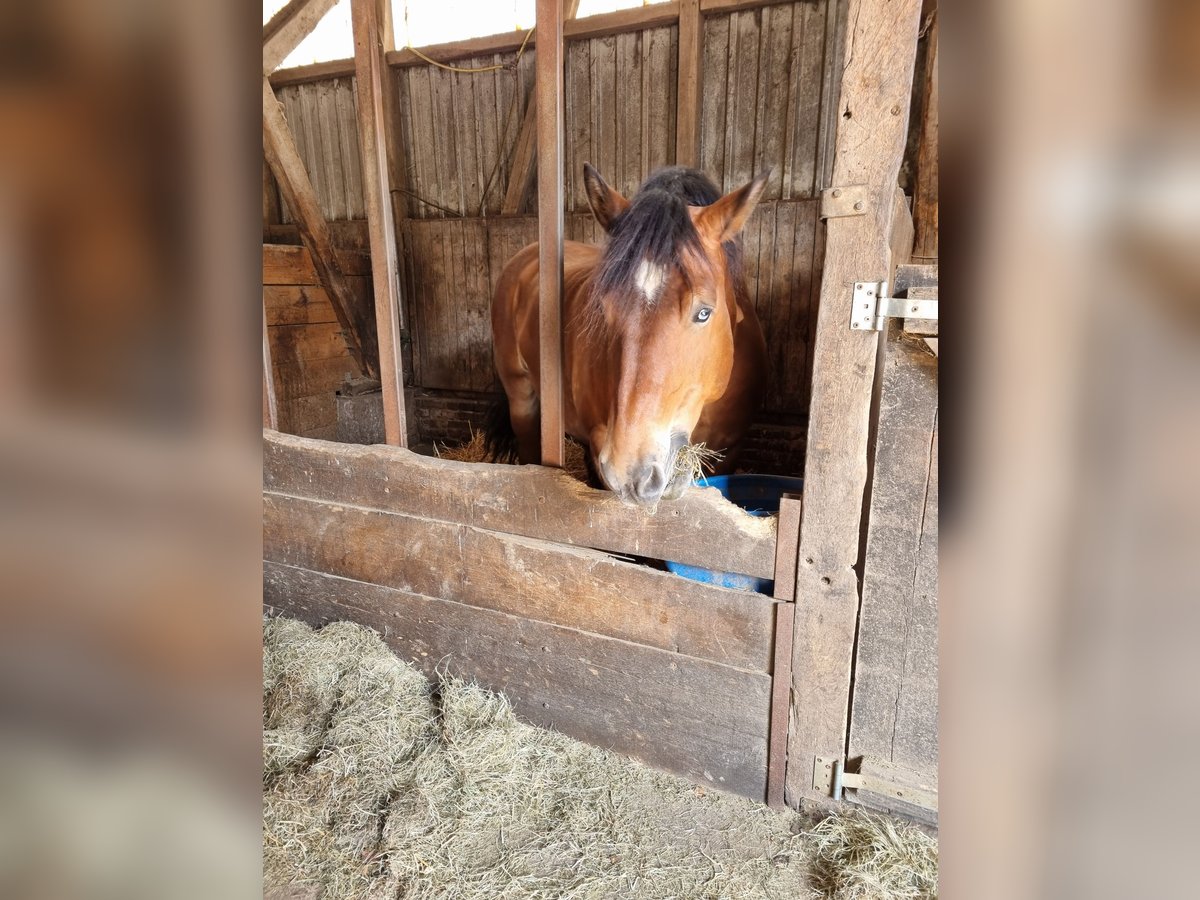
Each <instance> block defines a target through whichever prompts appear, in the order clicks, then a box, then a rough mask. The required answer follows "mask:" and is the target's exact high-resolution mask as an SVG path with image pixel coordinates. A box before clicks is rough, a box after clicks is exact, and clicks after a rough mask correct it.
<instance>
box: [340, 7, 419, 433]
mask: <svg viewBox="0 0 1200 900" xmlns="http://www.w3.org/2000/svg"><path fill="white" fill-rule="evenodd" d="M388 2H389V0H352V3H351V16H352V20H353V26H354V61H355V70H356V71H355V74H356V79H355V80H356V83H357V89H358V147H359V153H360V154H361V156H362V179H363V197H364V200H365V202H366V208H367V229H368V231H369V233H370V239H371V280H372V282H373V285H374V288H375V329H376V334H377V335H378V340H379V380H380V381H381V382H382V385H383V430H384V439H385V440H386V441H387V443H389V444H392V445H393V446H396V447H407V446H408V423H407V422H406V420H405V415H404V365H403V362H402V360H401V358H400V279H399V268H398V263H397V258H398V257H397V253H396V223H395V220H394V219H393V210H392V197H391V189H390V184H389V173H388V165H387V155H386V149H385V148H386V147H387V136H386V134H385V133H384V121H385V118H386V116H385V112H384V109H385V107H384V98H383V81H384V79H387V78H390V77H391V72H390V71H389V70H388V68H387V65H386V63H385V62H384V59H383V54H384V45H383V37H382V33H381V31H380V24H379V23H380V19H381V17H382V16H383V15H386V13H381V10H380V6H381V4H386V3H388Z"/></svg>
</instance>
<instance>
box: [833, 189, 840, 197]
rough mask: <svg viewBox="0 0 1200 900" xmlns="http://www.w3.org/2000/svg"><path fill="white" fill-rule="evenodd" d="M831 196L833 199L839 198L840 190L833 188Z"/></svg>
mask: <svg viewBox="0 0 1200 900" xmlns="http://www.w3.org/2000/svg"><path fill="white" fill-rule="evenodd" d="M833 196H835V197H840V196H842V189H841V188H834V189H833Z"/></svg>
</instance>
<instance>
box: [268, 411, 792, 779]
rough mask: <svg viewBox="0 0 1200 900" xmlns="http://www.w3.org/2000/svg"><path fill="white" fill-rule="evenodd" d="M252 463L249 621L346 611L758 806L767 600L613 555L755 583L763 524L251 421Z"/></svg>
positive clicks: (435, 665)
mask: <svg viewBox="0 0 1200 900" xmlns="http://www.w3.org/2000/svg"><path fill="white" fill-rule="evenodd" d="M263 464H264V492H263V505H264V525H263V557H264V572H263V598H264V604H265V607H266V609H267V611H268V613H284V614H287V615H289V616H294V617H297V618H301V619H303V620H305V621H307V622H310V623H312V624H314V625H321V624H325V623H327V622H331V621H336V620H339V619H351V620H353V621H356V622H361V623H363V624H366V625H369V626H371V627H372V628H375V629H376V630H377V631H378V632H379V633H380V635H382V636H383V638H384V640H385V641H386V642H387V643H388V644H389V646H391V647H392V648H393V649H394V650H396V652H397V653H398V654H399V655H400V656H401V657H402V658H403V659H406V660H412V661H414V662H415V663H416V664H418V665H419V666H421V667H422V668H423V670H424V671H425V672H426V674H428V675H430V676H431V677H432V676H435V675H436V674H437V673H438V672H441V671H449V672H456V673H459V674H462V675H464V676H467V677H470V678H472V679H474V680H476V681H478V682H479V683H480V684H483V685H485V686H487V687H489V688H491V689H493V690H497V691H503V692H504V693H505V694H506V695H507V696H508V698H509V699H510V700H511V701H512V703H513V706H514V708H515V709H516V711H517V713H518V714H519V715H520V716H521V717H522V718H523V719H525V720H526V721H529V722H533V723H535V724H538V725H544V726H548V727H551V728H555V729H557V730H559V731H561V732H563V733H564V734H568V735H571V736H573V737H576V738H579V739H581V740H584V741H587V742H588V743H591V744H595V745H597V746H601V747H607V748H611V749H613V750H616V751H618V752H621V753H626V754H628V755H630V756H633V757H636V758H638V759H641V760H643V761H645V762H647V763H650V764H651V765H654V766H657V767H658V768H661V769H664V770H667V771H670V772H675V773H677V774H680V775H683V776H685V777H688V778H691V779H693V780H695V781H698V782H700V783H711V784H713V785H714V786H717V787H720V788H722V789H724V790H728V791H733V792H736V793H739V794H743V795H745V796H748V797H753V798H755V799H758V800H762V799H763V798H764V796H765V792H766V788H767V763H768V740H769V729H770V724H771V701H772V673H773V671H774V670H775V666H776V661H775V659H774V658H773V657H774V648H775V628H776V618H777V616H776V606H777V605H779V603H780V602H781V601H777V600H775V599H773V598H771V597H768V596H765V595H762V594H755V593H749V592H744V591H734V590H728V589H725V588H719V587H714V586H711V585H708V584H702V583H700V582H695V581H689V580H687V579H684V578H681V577H679V576H676V575H673V574H670V573H668V572H664V571H659V570H656V569H654V568H651V567H648V566H645V565H641V564H637V563H635V562H632V561H629V560H628V557H630V556H640V557H649V558H654V559H664V558H670V559H674V560H677V561H680V562H684V563H690V564H693V565H703V566H707V567H711V568H715V569H718V570H732V571H738V572H743V573H746V574H749V575H754V576H758V577H763V578H772V577H774V576H775V574H776V570H777V566H776V523H775V519H773V518H755V517H754V516H751V515H749V514H747V513H745V512H743V511H742V510H740V509H738V508H737V507H736V506H734V505H733V504H731V503H729V502H728V501H726V500H725V499H724V498H723V497H721V496H720V494H719V493H718V492H717V491H716V490H715V489H706V490H695V491H690V492H689V493H688V494H686V495H685V496H684V497H683V498H681V499H680V500H679V501H676V502H674V503H664V504H662V505H661V506H660V507H659V508H658V509H657V511H654V512H648V511H646V510H643V509H640V508H638V507H634V506H630V505H626V504H623V503H621V502H620V501H619V500H617V499H615V498H614V497H613V496H612V495H611V494H609V493H607V492H602V491H596V490H592V489H591V488H588V487H587V486H586V485H584V484H582V483H580V482H578V481H576V480H575V479H573V478H571V477H570V476H569V475H566V474H565V473H563V472H560V471H558V470H555V469H546V468H542V467H540V466H519V467H518V466H502V465H485V464H469V463H457V462H452V461H448V460H439V459H433V458H430V457H425V456H420V455H417V454H414V453H412V452H410V451H408V450H404V449H401V448H396V447H389V446H374V447H363V446H356V445H346V444H335V443H329V442H325V441H317V440H309V439H304V438H298V437H293V436H291V435H283V434H279V433H276V432H271V431H267V432H266V435H265V440H264V460H263ZM797 507H798V504H796V506H795V507H792V506H789V507H788V509H789V510H790V511H789V512H788V513H786V514H787V515H789V516H791V520H792V521H793V523H794V522H795V521H797V520H798V508H797ZM794 552H795V548H794V546H793V547H792V548H790V553H791V554H793V555H792V557H791V558H792V559H794ZM782 555H783V556H785V557H787V556H788V554H787V553H784V554H782ZM623 557H624V558H623ZM788 568H789V565H788V563H787V562H786V561H785V564H784V565H783V567H782V570H781V571H782V573H783V576H784V577H783V579H781V580H783V581H785V582H789V583H790V578H789V576H788V575H787V570H788ZM785 587H786V585H785ZM784 605H785V606H790V604H784ZM783 662H784V668H785V669H786V663H787V653H786V652H785V653H784V654H783ZM778 684H779V685H780V686H782V687H783V688H784V689H785V691H784V696H783V707H782V708H783V710H786V686H787V674H786V671H785V672H784V673H783V677H782V680H781V681H779V682H778ZM785 722H786V714H784V715H783V717H782V718H781V719H779V720H777V722H776V724H777V726H778V725H781V724H783V723H785ZM778 749H779V750H782V744H781V743H780V744H779V746H778ZM781 762H782V760H781V759H777V760H776V765H775V766H774V768H775V769H776V770H777V772H778V777H779V778H780V779H781V777H782V766H781ZM780 783H781V782H780Z"/></svg>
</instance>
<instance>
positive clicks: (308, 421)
mask: <svg viewBox="0 0 1200 900" xmlns="http://www.w3.org/2000/svg"><path fill="white" fill-rule="evenodd" d="M279 421H280V422H281V423H282V427H281V428H280V430H281V431H286V432H287V433H288V434H294V435H297V436H299V437H318V436H320V435H322V434H327V433H329V429H331V428H332V429H334V430H335V431H336V430H337V403H336V400H335V397H334V393H333V391H332V390H329V391H325V392H323V393H320V394H312V395H310V396H307V397H292V398H290V399H288V400H284V401H282V402H281V403H280V405H279Z"/></svg>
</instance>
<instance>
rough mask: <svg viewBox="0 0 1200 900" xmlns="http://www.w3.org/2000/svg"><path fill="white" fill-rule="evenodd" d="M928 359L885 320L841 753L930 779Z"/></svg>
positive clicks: (934, 532)
mask: <svg viewBox="0 0 1200 900" xmlns="http://www.w3.org/2000/svg"><path fill="white" fill-rule="evenodd" d="M937 380H938V365H937V358H936V357H935V356H934V355H933V354H932V353H931V352H930V351H929V350H928V348H927V347H926V346H925V344H924V342H923V341H921V340H919V339H917V338H914V337H910V336H908V335H906V334H904V332H903V331H901V329H900V327H899V325H898V324H897V323H892V325H891V326H890V328H889V336H888V340H887V343H886V345H885V349H884V362H883V378H882V384H881V390H880V409H879V425H878V429H877V435H878V437H877V443H876V450H875V470H874V476H873V478H872V485H873V488H872V491H871V509H870V518H869V523H868V530H867V552H866V562H865V567H864V571H863V598H862V610H861V613H860V617H859V636H858V650H857V655H856V657H855V670H854V671H855V679H854V697H853V705H852V714H851V723H850V755H851V756H868V755H869V756H872V757H878V758H881V759H884V760H887V761H888V762H892V763H895V764H897V765H900V766H904V767H906V768H908V769H911V770H913V771H916V772H921V773H925V774H926V775H932V776H934V777H936V773H937V763H938V729H937V709H938V689H937V673H938V653H937V639H938V628H937V625H938V610H937V595H938V591H937V547H938V526H937V519H938V517H937V421H938V384H937Z"/></svg>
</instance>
